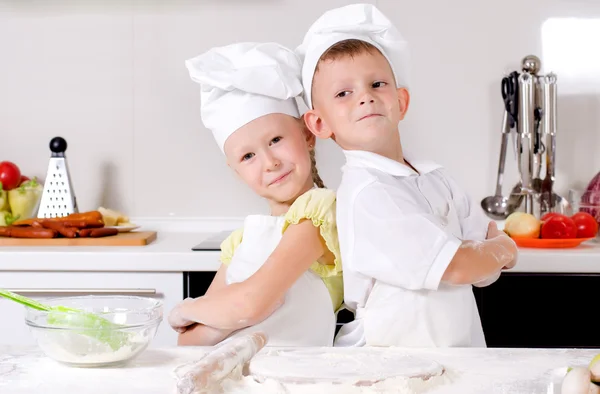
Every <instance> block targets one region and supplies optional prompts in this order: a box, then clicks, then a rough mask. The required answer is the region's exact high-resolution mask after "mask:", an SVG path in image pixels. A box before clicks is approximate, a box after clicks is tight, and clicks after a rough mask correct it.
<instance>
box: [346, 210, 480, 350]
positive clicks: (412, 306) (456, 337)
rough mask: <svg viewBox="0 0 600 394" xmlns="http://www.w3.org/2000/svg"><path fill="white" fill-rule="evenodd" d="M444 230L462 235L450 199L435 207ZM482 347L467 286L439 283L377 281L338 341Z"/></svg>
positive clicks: (474, 309) (472, 302)
mask: <svg viewBox="0 0 600 394" xmlns="http://www.w3.org/2000/svg"><path fill="white" fill-rule="evenodd" d="M437 216H438V218H439V220H440V224H441V225H442V226H444V227H445V229H446V231H448V232H451V233H452V234H453V235H454V236H456V237H459V238H461V235H462V231H461V228H460V222H459V219H458V216H457V215H456V211H455V209H454V206H453V203H452V202H449V203H448V205H447V212H438V213H437ZM390 344H393V345H394V346H404V347H449V346H452V347H471V346H474V347H485V346H486V344H485V337H484V335H483V329H482V327H481V321H480V318H479V312H478V310H477V305H476V303H475V297H474V295H473V289H472V286H471V285H466V286H452V285H448V284H444V283H441V284H440V285H439V287H438V290H435V291H434V290H419V291H414V290H405V289H402V288H399V287H396V286H390V285H388V284H386V283H382V282H379V281H375V284H374V286H373V289H372V290H371V293H370V294H369V298H368V300H367V302H366V303H365V306H364V308H360V307H359V308H358V309H357V310H356V313H355V320H354V321H352V322H350V323H347V324H345V325H344V326H343V327H342V328H341V330H340V332H339V333H338V335H337V337H336V343H335V345H336V346H353V345H358V346H361V345H367V346H382V345H388V346H389V345H390Z"/></svg>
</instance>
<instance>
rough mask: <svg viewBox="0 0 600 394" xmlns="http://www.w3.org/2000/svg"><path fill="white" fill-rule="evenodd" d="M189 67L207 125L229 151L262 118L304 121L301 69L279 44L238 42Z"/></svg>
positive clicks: (193, 61)
mask: <svg viewBox="0 0 600 394" xmlns="http://www.w3.org/2000/svg"><path fill="white" fill-rule="evenodd" d="M185 65H186V67H187V69H188V71H189V73H190V77H191V78H192V80H193V81H195V82H198V83H199V84H200V86H201V89H200V99H201V105H200V107H201V108H200V113H201V116H202V122H203V123H204V125H205V126H206V127H207V128H208V129H210V130H211V131H212V133H213V135H214V137H215V140H216V141H217V144H218V145H219V147H220V148H221V151H223V147H224V145H225V141H226V140H227V138H228V137H229V136H230V135H231V134H233V133H234V132H235V131H236V130H237V129H239V128H240V127H242V126H243V125H245V124H247V123H249V122H251V121H253V120H254V119H257V118H260V117H261V116H264V115H268V114H273V113H282V114H287V115H290V116H294V117H296V118H298V117H299V116H300V114H299V111H298V105H297V103H296V97H297V96H299V95H300V94H302V83H301V81H300V76H301V64H300V60H299V58H298V56H297V55H296V54H295V53H294V52H293V51H292V50H290V49H288V48H285V47H283V46H281V45H279V44H276V43H254V42H245V43H237V44H232V45H228V46H223V47H217V48H212V49H210V50H209V51H207V52H205V53H203V54H202V55H199V56H197V57H195V58H193V59H190V60H187V61H186V62H185Z"/></svg>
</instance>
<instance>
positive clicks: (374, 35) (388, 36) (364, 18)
mask: <svg viewBox="0 0 600 394" xmlns="http://www.w3.org/2000/svg"><path fill="white" fill-rule="evenodd" d="M349 39H356V40H361V41H365V42H368V43H369V44H371V45H373V46H374V47H375V48H377V49H379V51H380V52H381V53H382V54H383V56H385V57H386V59H387V60H388V62H389V63H390V66H391V68H392V71H393V72H394V77H395V78H396V87H398V88H400V87H404V88H408V64H409V54H408V44H407V42H406V41H405V40H404V38H403V37H402V35H401V34H400V32H399V31H398V30H397V29H396V27H394V25H393V24H392V22H391V21H390V20H389V19H388V18H387V17H386V16H385V15H384V14H383V13H381V11H379V10H378V9H377V8H376V7H375V6H374V5H372V4H352V5H348V6H344V7H341V8H335V9H333V10H330V11H327V12H325V13H324V14H323V15H321V17H320V18H319V19H317V21H316V22H315V23H313V24H312V26H311V27H310V28H309V29H308V32H307V33H306V35H305V36H304V41H303V42H302V44H301V45H300V46H299V47H298V48H296V53H298V55H299V56H300V58H301V59H302V61H303V65H302V83H303V85H304V97H305V101H306V105H307V106H308V107H309V108H312V97H311V96H312V92H311V89H312V82H313V81H312V80H313V76H314V74H315V69H316V67H317V63H318V62H319V58H320V57H321V56H322V55H323V53H325V51H327V49H329V48H330V47H331V46H333V45H334V44H336V43H338V42H340V41H344V40H349Z"/></svg>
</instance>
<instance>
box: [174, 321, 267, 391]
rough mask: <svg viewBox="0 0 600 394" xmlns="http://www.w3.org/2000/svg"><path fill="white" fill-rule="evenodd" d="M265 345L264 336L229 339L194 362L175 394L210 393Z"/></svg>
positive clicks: (260, 334) (260, 333) (180, 380)
mask: <svg viewBox="0 0 600 394" xmlns="http://www.w3.org/2000/svg"><path fill="white" fill-rule="evenodd" d="M266 344H267V336H266V334H264V333H262V332H256V333H253V334H250V335H246V336H243V337H240V338H232V339H230V340H228V341H226V342H225V343H223V344H222V345H221V346H218V347H217V348H215V349H214V350H213V351H211V352H210V353H208V354H207V355H205V356H204V357H203V358H202V359H201V360H200V361H198V362H196V363H194V364H193V365H192V366H191V367H190V369H189V370H188V371H187V372H186V373H185V374H184V375H183V376H182V377H181V378H180V379H179V381H178V382H177V393H178V394H192V393H204V392H206V393H209V392H211V391H210V390H211V388H214V386H215V385H216V384H218V383H219V382H220V381H221V380H223V378H225V377H227V375H229V374H230V373H231V372H232V371H233V370H234V369H235V368H236V367H238V366H240V365H244V364H245V363H247V362H248V361H250V359H252V357H254V355H255V354H256V353H258V352H259V351H260V350H261V349H262V348H263V347H264V346H265V345H266Z"/></svg>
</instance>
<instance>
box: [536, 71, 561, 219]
mask: <svg viewBox="0 0 600 394" xmlns="http://www.w3.org/2000/svg"><path fill="white" fill-rule="evenodd" d="M540 83H541V86H542V102H543V106H544V108H545V109H546V116H544V119H543V120H544V121H543V127H542V129H543V130H542V136H543V137H545V138H546V176H545V177H544V179H543V180H542V184H541V190H540V191H541V193H542V201H541V203H542V206H541V212H542V214H544V213H547V212H552V210H553V209H554V207H555V206H556V204H557V202H558V201H557V200H559V201H560V200H561V199H562V198H561V197H560V196H557V195H556V194H555V193H554V190H553V186H554V176H555V174H554V169H555V166H556V160H555V151H556V129H557V127H556V124H557V122H556V113H557V111H556V98H557V95H556V75H555V74H553V73H549V74H548V75H546V76H544V77H543V78H542V79H541V81H540ZM557 197H558V198H557Z"/></svg>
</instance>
